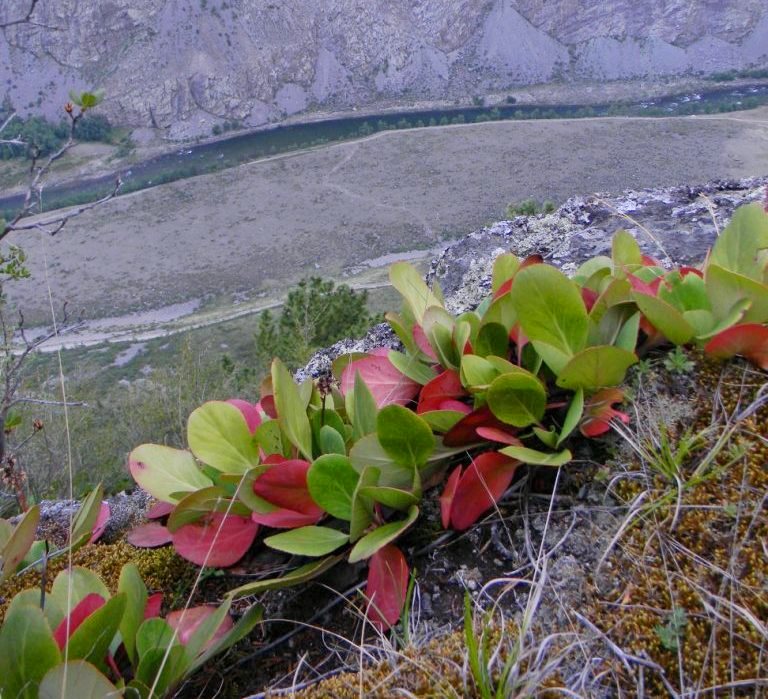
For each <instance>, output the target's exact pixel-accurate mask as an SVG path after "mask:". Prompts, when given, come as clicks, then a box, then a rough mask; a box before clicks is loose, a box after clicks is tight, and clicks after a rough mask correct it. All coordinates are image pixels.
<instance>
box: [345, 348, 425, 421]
mask: <svg viewBox="0 0 768 699" xmlns="http://www.w3.org/2000/svg"><path fill="white" fill-rule="evenodd" d="M358 371H359V372H360V376H361V377H362V379H363V381H365V384H366V386H368V388H369V390H370V391H371V393H372V394H373V397H374V399H375V400H376V405H377V406H378V407H379V408H383V407H384V406H385V405H390V404H392V403H395V404H397V405H406V404H407V403H410V402H411V401H412V400H413V399H414V398H415V397H416V396H417V395H418V394H419V391H420V390H421V386H420V385H419V384H417V383H416V382H415V381H412V380H411V379H409V378H408V377H407V376H405V375H404V374H401V373H400V372H399V371H398V370H397V369H396V368H395V367H394V366H393V365H392V362H390V361H389V359H387V358H386V357H382V356H377V355H368V356H367V357H363V358H362V359H358V360H356V361H354V362H350V363H349V364H348V365H347V366H346V367H345V368H344V371H343V372H342V373H341V392H342V394H343V395H345V396H346V395H347V393H348V392H349V391H351V390H352V389H353V388H354V385H355V374H356V373H357V372H358Z"/></svg>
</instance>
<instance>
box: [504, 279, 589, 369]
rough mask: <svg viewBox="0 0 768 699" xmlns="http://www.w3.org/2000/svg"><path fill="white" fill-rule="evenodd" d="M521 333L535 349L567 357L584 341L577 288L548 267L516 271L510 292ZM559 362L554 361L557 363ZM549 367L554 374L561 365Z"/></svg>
mask: <svg viewBox="0 0 768 699" xmlns="http://www.w3.org/2000/svg"><path fill="white" fill-rule="evenodd" d="M510 293H511V296H512V302H513V304H514V307H515V311H516V312H517V315H518V318H519V321H520V326H521V327H522V329H523V332H524V333H525V334H526V336H527V337H528V338H529V339H530V340H531V342H532V343H533V344H534V347H536V350H537V351H538V352H539V353H540V354H541V355H542V356H543V357H544V359H545V361H547V363H548V364H549V363H550V361H551V360H552V359H553V358H555V357H556V356H557V355H555V354H554V353H549V354H550V356H549V358H548V357H547V356H545V355H544V353H543V352H541V351H540V350H539V346H538V345H539V343H541V344H543V345H545V346H548V347H552V348H554V349H555V350H556V352H557V353H558V354H560V355H564V357H565V358H570V357H572V356H573V355H574V354H576V353H577V352H580V351H581V350H582V349H584V347H585V345H586V342H587V330H588V318H587V309H586V308H585V306H584V302H583V301H582V299H581V293H580V292H579V289H578V287H577V286H576V284H574V283H573V282H572V281H571V280H570V279H568V278H567V277H566V276H565V275H564V274H563V273H562V272H560V271H559V270H557V269H555V268H554V267H550V266H549V265H533V266H531V267H527V268H525V269H522V270H520V272H518V274H517V276H516V277H515V283H514V286H513V287H512V291H511V292H510ZM560 361H562V359H558V360H557V361H556V363H557V364H559V362H560ZM550 366H551V368H552V369H553V370H554V371H555V373H558V372H559V371H560V369H561V368H562V367H561V366H552V365H551V364H550Z"/></svg>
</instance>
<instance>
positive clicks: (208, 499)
mask: <svg viewBox="0 0 768 699" xmlns="http://www.w3.org/2000/svg"><path fill="white" fill-rule="evenodd" d="M255 497H256V496H255ZM211 512H221V513H224V512H228V513H229V514H232V515H240V516H242V517H248V516H250V514H251V510H250V509H249V508H248V507H246V506H245V505H244V504H243V503H241V502H231V501H230V498H229V496H228V494H227V491H226V490H224V488H221V487H219V486H211V487H210V488H202V489H200V490H197V491H195V492H194V493H190V494H189V495H187V496H185V497H183V498H182V499H181V500H179V503H178V504H177V505H176V507H175V508H174V509H173V512H171V516H170V517H169V518H168V525H167V526H168V530H169V531H170V532H171V533H173V532H175V531H177V530H178V529H180V528H181V527H183V526H184V525H185V524H191V523H192V522H197V520H199V519H201V518H202V517H204V516H205V515H207V514H210V513H211Z"/></svg>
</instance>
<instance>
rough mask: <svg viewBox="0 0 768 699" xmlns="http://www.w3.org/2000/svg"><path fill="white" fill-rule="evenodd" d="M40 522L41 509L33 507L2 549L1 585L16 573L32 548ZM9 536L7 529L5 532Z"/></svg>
mask: <svg viewBox="0 0 768 699" xmlns="http://www.w3.org/2000/svg"><path fill="white" fill-rule="evenodd" d="M39 520H40V507H39V506H38V505H33V506H32V507H30V508H29V509H28V510H27V511H26V512H25V513H24V516H23V517H22V518H21V521H20V522H19V523H18V524H17V525H16V528H15V529H14V530H13V533H12V534H11V535H10V536H9V537H8V540H7V541H6V542H5V546H3V548H2V549H0V584H2V583H3V582H4V581H6V580H7V579H8V578H10V577H11V575H13V574H14V573H15V572H16V568H17V567H18V565H19V563H21V562H22V561H23V560H24V556H26V555H27V552H28V551H29V549H30V548H31V547H32V544H33V543H34V541H35V534H36V533H37V523H38V521H39ZM5 531H6V534H7V529H6V530H5Z"/></svg>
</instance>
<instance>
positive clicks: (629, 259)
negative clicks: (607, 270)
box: [611, 230, 643, 270]
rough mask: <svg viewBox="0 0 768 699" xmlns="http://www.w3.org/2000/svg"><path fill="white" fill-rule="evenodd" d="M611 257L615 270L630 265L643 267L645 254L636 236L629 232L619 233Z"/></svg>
mask: <svg viewBox="0 0 768 699" xmlns="http://www.w3.org/2000/svg"><path fill="white" fill-rule="evenodd" d="M611 257H612V262H613V266H614V268H615V269H617V270H618V269H621V268H623V267H627V266H629V265H641V264H642V263H643V253H642V252H641V251H640V246H639V245H638V244H637V241H636V240H635V238H634V236H633V235H632V234H631V233H629V232H628V231H624V230H621V231H617V232H616V233H615V234H614V236H613V241H612V244H611Z"/></svg>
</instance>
